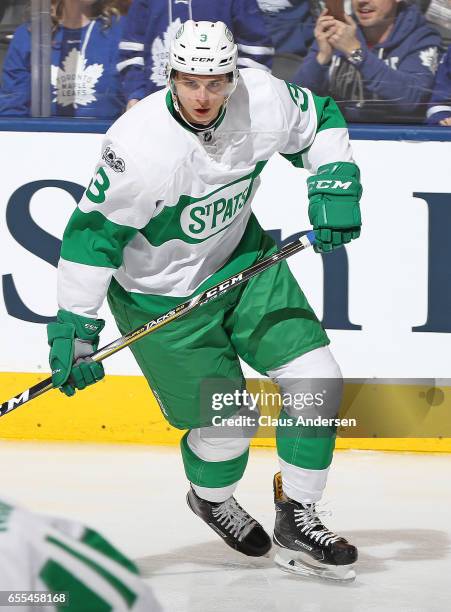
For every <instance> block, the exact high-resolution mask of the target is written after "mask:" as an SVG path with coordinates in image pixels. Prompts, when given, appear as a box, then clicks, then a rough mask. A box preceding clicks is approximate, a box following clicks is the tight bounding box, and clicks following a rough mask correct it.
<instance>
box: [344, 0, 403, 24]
mask: <svg viewBox="0 0 451 612" xmlns="http://www.w3.org/2000/svg"><path fill="white" fill-rule="evenodd" d="M396 6H397V0H352V8H353V9H354V13H355V14H356V17H357V19H358V20H359V23H360V25H361V26H362V27H363V28H365V27H371V26H378V25H383V24H387V25H389V24H390V23H392V22H393V21H394V19H395V17H396Z"/></svg>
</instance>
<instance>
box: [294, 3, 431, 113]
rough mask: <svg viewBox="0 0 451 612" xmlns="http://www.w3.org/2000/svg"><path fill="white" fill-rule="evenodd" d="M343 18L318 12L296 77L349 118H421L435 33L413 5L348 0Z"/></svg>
mask: <svg viewBox="0 0 451 612" xmlns="http://www.w3.org/2000/svg"><path fill="white" fill-rule="evenodd" d="M352 6H353V11H354V14H355V18H353V17H350V16H349V15H345V22H342V21H338V20H336V19H334V18H333V17H332V16H330V15H328V12H327V10H326V9H325V10H323V11H322V12H321V15H320V17H319V18H318V20H317V23H316V27H315V38H316V40H315V42H314V43H313V46H312V49H311V51H310V53H309V55H308V56H307V57H306V59H305V60H304V63H303V65H302V67H301V69H300V70H299V72H298V73H297V75H296V81H297V82H298V83H301V84H302V85H304V86H306V87H309V88H311V89H312V90H313V91H315V93H317V94H320V95H321V94H325V93H328V94H330V95H331V96H333V97H334V98H335V100H337V102H339V103H340V106H341V108H342V110H343V112H344V114H345V115H346V118H347V119H348V120H349V121H383V122H393V121H395V122H403V121H419V120H422V119H423V118H424V115H425V111H426V103H427V101H428V100H429V98H430V94H431V90H432V86H433V81H434V74H435V72H436V69H437V63H438V47H439V45H440V37H439V35H438V34H437V32H436V31H435V30H434V29H433V28H432V27H431V26H429V25H428V24H427V23H426V21H425V19H424V17H423V16H422V15H421V12H420V11H419V9H418V8H417V7H416V6H409V5H406V4H405V3H404V2H397V0H352Z"/></svg>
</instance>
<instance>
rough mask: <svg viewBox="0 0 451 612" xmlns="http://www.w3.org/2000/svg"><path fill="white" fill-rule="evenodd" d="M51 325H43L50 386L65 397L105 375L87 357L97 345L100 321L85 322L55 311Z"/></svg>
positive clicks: (97, 364)
mask: <svg viewBox="0 0 451 612" xmlns="http://www.w3.org/2000/svg"><path fill="white" fill-rule="evenodd" d="M56 318H57V320H56V322H55V323H49V324H48V325H47V336H48V341H49V345H50V357H49V361H50V368H51V370H52V382H53V386H54V387H59V388H60V390H61V391H62V392H63V393H65V394H66V395H68V396H69V397H70V396H72V395H74V394H75V390H76V389H80V390H81V389H84V388H85V387H87V386H88V385H92V384H93V383H96V382H97V381H99V380H101V379H102V378H103V377H104V376H105V372H104V370H103V366H102V364H101V363H97V362H96V361H92V359H89V358H87V355H90V354H91V353H93V352H94V351H96V350H97V348H98V346H99V334H100V332H101V331H102V329H103V328H104V326H105V321H103V320H102V319H89V318H88V317H82V316H80V315H76V314H73V313H72V312H67V311H66V310H59V311H58V314H57V317H56Z"/></svg>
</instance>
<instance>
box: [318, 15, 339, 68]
mask: <svg viewBox="0 0 451 612" xmlns="http://www.w3.org/2000/svg"><path fill="white" fill-rule="evenodd" d="M335 22H336V19H335V18H334V17H332V15H328V10H327V9H324V10H322V11H321V14H320V16H319V17H318V20H317V22H316V26H315V30H314V34H315V38H316V42H317V43H318V54H317V56H316V59H317V61H318V63H319V64H328V63H329V62H330V60H331V59H332V54H333V51H334V50H333V48H332V46H331V45H330V43H329V40H328V38H329V36H330V29H331V27H332V26H333V25H334V24H335Z"/></svg>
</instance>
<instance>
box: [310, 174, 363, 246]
mask: <svg viewBox="0 0 451 612" xmlns="http://www.w3.org/2000/svg"><path fill="white" fill-rule="evenodd" d="M307 186H308V196H309V211H308V212H309V218H310V222H311V224H312V225H313V229H314V231H315V237H316V243H315V251H317V252H327V251H332V249H336V248H337V247H340V246H342V245H343V244H346V243H348V242H350V241H351V240H353V239H355V238H358V237H359V236H360V228H361V225H362V220H361V217H360V206H359V200H360V197H361V195H362V186H361V184H360V171H359V168H358V167H357V166H356V165H355V164H353V163H351V162H336V163H333V164H325V165H324V166H320V168H319V169H318V173H317V174H315V175H314V176H310V177H309V178H308V179H307Z"/></svg>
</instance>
